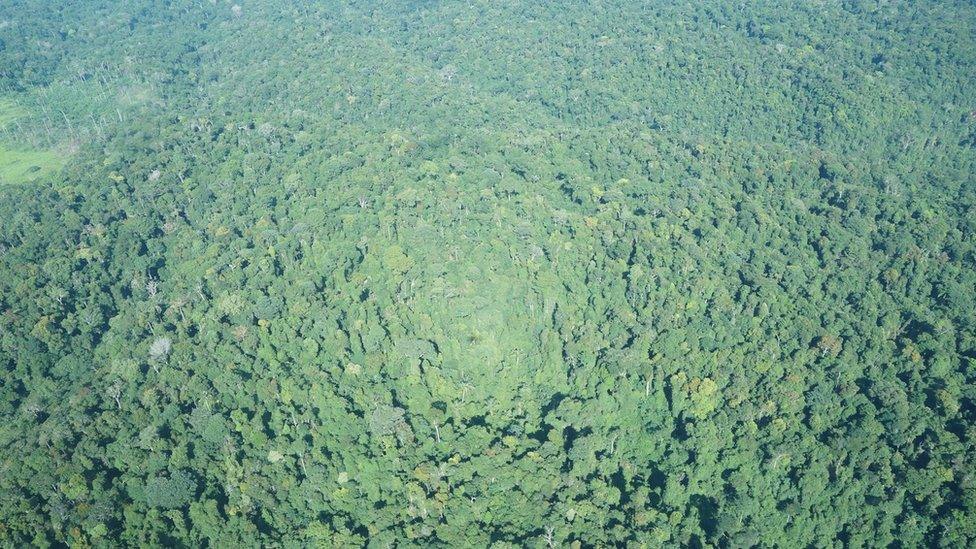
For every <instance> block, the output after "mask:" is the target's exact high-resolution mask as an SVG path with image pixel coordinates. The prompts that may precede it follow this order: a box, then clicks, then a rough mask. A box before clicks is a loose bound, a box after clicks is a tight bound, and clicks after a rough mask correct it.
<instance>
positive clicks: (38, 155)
mask: <svg viewBox="0 0 976 549" xmlns="http://www.w3.org/2000/svg"><path fill="white" fill-rule="evenodd" d="M26 115H27V111H26V110H25V109H24V108H23V107H22V106H20V105H18V104H17V103H16V102H15V101H13V100H11V99H9V98H0V127H3V126H6V127H7V128H8V130H10V129H11V126H12V125H13V123H14V121H15V120H16V119H17V118H21V117H23V116H26ZM66 160H67V154H64V153H61V152H58V151H56V150H49V149H33V148H29V147H27V148H25V147H21V146H17V145H14V144H12V143H10V142H7V143H4V142H0V185H17V184H22V183H29V182H31V181H34V180H36V179H39V178H41V177H44V176H47V175H50V174H51V173H53V172H56V171H57V170H58V169H60V168H61V166H63V165H64V163H65V161H66Z"/></svg>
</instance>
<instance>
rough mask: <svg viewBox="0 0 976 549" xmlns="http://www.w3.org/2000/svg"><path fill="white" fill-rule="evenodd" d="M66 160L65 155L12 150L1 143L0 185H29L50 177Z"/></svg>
mask: <svg viewBox="0 0 976 549" xmlns="http://www.w3.org/2000/svg"><path fill="white" fill-rule="evenodd" d="M65 160H66V155H65V154H64V153H59V152H56V151H45V150H40V151H38V150H27V151H21V150H11V149H8V148H5V146H4V145H3V144H2V143H0V185H11V184H18V183H27V182H30V181H36V180H38V179H42V178H46V177H50V176H51V175H52V174H54V173H55V172H56V171H57V170H58V169H59V168H60V167H61V166H62V165H64V162H65Z"/></svg>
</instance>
